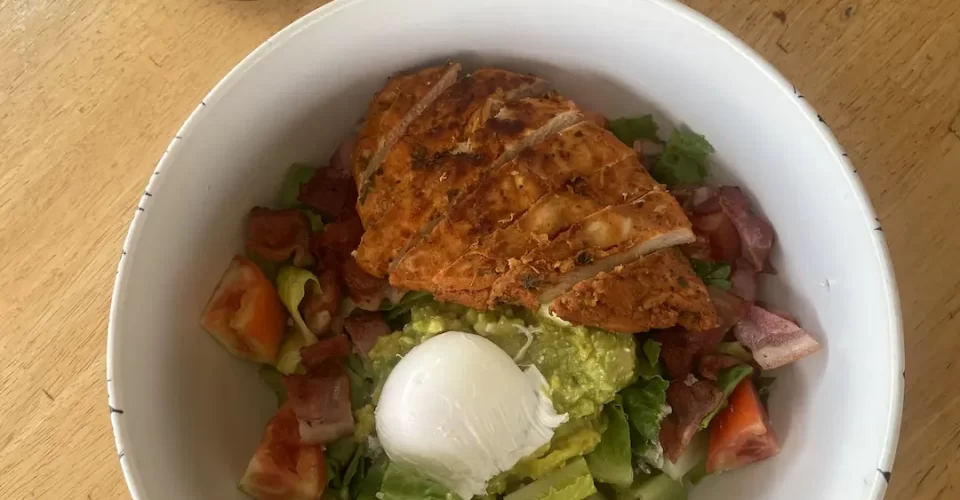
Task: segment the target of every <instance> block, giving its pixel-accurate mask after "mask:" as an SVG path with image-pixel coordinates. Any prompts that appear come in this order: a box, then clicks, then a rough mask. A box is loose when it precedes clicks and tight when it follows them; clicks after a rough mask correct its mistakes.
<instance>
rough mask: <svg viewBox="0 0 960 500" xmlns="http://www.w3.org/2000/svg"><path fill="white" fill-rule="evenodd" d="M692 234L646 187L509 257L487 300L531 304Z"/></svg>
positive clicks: (676, 210)
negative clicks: (641, 192)
mask: <svg viewBox="0 0 960 500" xmlns="http://www.w3.org/2000/svg"><path fill="white" fill-rule="evenodd" d="M694 239H695V236H694V234H693V230H692V226H691V224H690V221H689V220H688V219H687V217H686V215H685V214H684V212H683V209H682V208H681V207H680V205H679V204H678V203H677V200H676V199H674V198H673V196H671V195H670V194H669V193H666V192H664V191H660V190H655V191H651V192H649V193H647V194H645V195H643V196H641V197H640V198H638V199H635V200H633V201H631V202H629V203H623V204H620V205H614V206H609V207H606V208H604V209H603V210H601V211H599V212H596V213H594V214H591V215H590V216H588V217H587V218H585V219H583V220H582V221H580V222H578V223H577V224H575V225H574V226H572V227H571V228H570V229H569V230H567V231H566V232H565V233H564V234H562V235H559V236H558V237H557V238H555V239H554V240H553V241H550V242H549V243H548V244H546V245H542V246H540V247H538V248H535V249H533V250H531V251H529V252H527V253H526V254H524V255H523V257H521V258H518V259H517V258H514V259H511V260H510V261H509V270H508V271H507V272H506V274H504V275H503V276H501V277H499V278H498V279H497V281H496V282H495V283H494V285H493V287H492V290H491V294H490V299H489V304H490V305H491V306H492V305H495V304H500V303H507V304H520V305H523V306H524V307H528V308H530V309H535V308H538V307H539V306H540V304H541V303H548V302H550V301H552V300H553V299H555V298H557V297H558V296H560V295H562V294H563V293H565V292H566V291H568V290H570V289H571V288H573V286H574V285H576V284H577V283H579V282H581V281H584V280H587V279H590V278H593V277H594V276H596V275H597V274H599V273H601V272H610V271H612V270H613V269H614V268H616V267H617V266H621V265H624V264H628V263H630V262H633V261H634V260H637V259H639V258H640V257H642V256H644V255H647V254H649V253H652V252H655V251H657V250H660V249H663V248H668V247H672V246H676V245H681V244H684V243H690V242H692V241H694Z"/></svg>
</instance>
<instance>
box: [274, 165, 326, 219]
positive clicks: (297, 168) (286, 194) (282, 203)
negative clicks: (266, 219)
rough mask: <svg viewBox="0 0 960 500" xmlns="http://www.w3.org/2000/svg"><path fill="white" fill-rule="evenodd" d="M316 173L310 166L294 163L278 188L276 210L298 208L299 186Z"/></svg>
mask: <svg viewBox="0 0 960 500" xmlns="http://www.w3.org/2000/svg"><path fill="white" fill-rule="evenodd" d="M316 173H317V169H316V168H314V167H311V166H310V165H304V164H302V163H294V164H293V165H290V168H289V169H288V170H287V175H286V177H284V179H283V185H281V186H280V194H279V196H277V208H278V209H285V208H297V207H298V206H300V200H299V198H300V186H302V185H303V184H306V183H307V181H309V180H310V179H312V178H313V175H314V174H316Z"/></svg>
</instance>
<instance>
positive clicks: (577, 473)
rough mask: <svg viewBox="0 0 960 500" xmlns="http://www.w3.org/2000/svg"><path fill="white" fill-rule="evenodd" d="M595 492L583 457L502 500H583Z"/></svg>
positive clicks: (595, 489) (591, 477)
mask: <svg viewBox="0 0 960 500" xmlns="http://www.w3.org/2000/svg"><path fill="white" fill-rule="evenodd" d="M596 492H597V488H596V486H595V485H594V484H593V476H591V475H590V468H589V467H588V466H587V463H586V461H585V460H584V459H583V457H577V458H574V459H573V460H571V461H570V462H569V463H568V464H567V465H565V466H564V467H563V468H562V469H559V470H555V471H553V472H551V473H550V474H547V475H546V476H544V477H542V478H540V479H538V480H536V481H534V482H532V483H530V484H528V485H526V486H524V487H522V488H520V489H518V490H516V491H514V492H513V493H510V494H508V495H507V496H505V497H503V500H583V499H584V498H587V497H589V496H591V495H593V494H594V493H596Z"/></svg>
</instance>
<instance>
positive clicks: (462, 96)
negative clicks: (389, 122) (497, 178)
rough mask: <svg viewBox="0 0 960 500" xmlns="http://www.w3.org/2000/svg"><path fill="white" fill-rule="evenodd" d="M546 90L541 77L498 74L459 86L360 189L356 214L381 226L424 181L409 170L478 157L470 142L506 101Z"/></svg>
mask: <svg viewBox="0 0 960 500" xmlns="http://www.w3.org/2000/svg"><path fill="white" fill-rule="evenodd" d="M546 91H547V85H546V82H544V81H543V80H540V79H539V78H536V77H533V76H529V75H521V74H519V73H513V72H510V71H504V70H499V69H482V70H478V71H475V72H474V73H472V74H470V75H468V76H467V77H464V78H462V79H460V80H459V81H457V82H456V83H455V84H453V85H452V86H451V87H450V88H448V89H447V90H446V91H445V92H443V93H442V94H440V96H439V97H437V99H436V100H435V101H434V102H433V103H432V104H431V105H430V106H429V107H427V109H426V110H424V112H423V113H422V114H421V115H420V116H419V117H418V118H417V119H415V120H413V122H412V123H410V126H409V127H407V129H406V133H405V135H404V136H403V137H402V138H401V139H400V140H398V141H395V144H394V145H393V147H392V148H391V149H390V150H389V152H388V153H387V154H386V156H385V158H384V161H383V162H382V163H381V164H380V165H378V166H377V168H376V169H374V170H373V171H372V172H371V175H370V176H369V177H368V178H367V179H366V181H365V183H364V184H363V185H362V186H360V187H359V193H360V198H359V200H358V203H357V211H358V213H359V214H360V218H361V219H362V220H363V223H364V227H370V226H371V225H373V224H374V223H376V222H377V221H379V220H380V218H381V217H382V216H383V214H385V213H386V212H387V210H389V209H390V207H391V206H392V205H393V203H394V200H396V199H398V198H402V197H404V196H405V195H406V194H405V193H406V192H407V190H408V189H411V188H413V189H419V188H420V187H421V185H420V184H416V183H415V182H417V181H421V180H422V179H420V178H419V177H418V176H412V175H411V170H413V169H426V168H427V167H429V166H431V165H432V164H434V163H436V162H437V161H438V160H442V159H444V158H447V157H449V156H452V155H457V154H462V153H470V152H474V151H473V149H471V144H472V143H471V138H473V137H474V136H475V135H476V133H477V132H478V131H479V130H480V129H482V128H483V127H484V126H485V125H486V123H487V121H489V119H490V118H492V117H493V116H494V115H496V114H497V112H498V111H499V110H500V108H501V107H502V106H503V105H504V103H505V102H508V101H512V100H516V99H521V98H524V97H533V96H542V95H544V94H546ZM480 160H482V159H480ZM487 161H490V160H489V159H488V160H487Z"/></svg>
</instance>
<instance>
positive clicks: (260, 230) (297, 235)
mask: <svg viewBox="0 0 960 500" xmlns="http://www.w3.org/2000/svg"><path fill="white" fill-rule="evenodd" d="M310 233H311V231H310V219H308V218H307V216H306V214H304V213H302V212H300V211H299V210H293V209H290V210H271V209H269V208H263V207H254V208H253V210H250V218H249V220H248V221H247V251H248V252H250V253H253V254H255V255H259V256H260V257H263V258H264V259H266V260H269V261H271V262H283V261H285V260H287V259H289V258H290V256H291V255H293V264H294V265H295V266H301V267H302V266H306V265H309V264H311V263H312V262H313V257H312V256H311V255H310V253H309V252H308V251H307V250H308V245H309V242H310Z"/></svg>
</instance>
